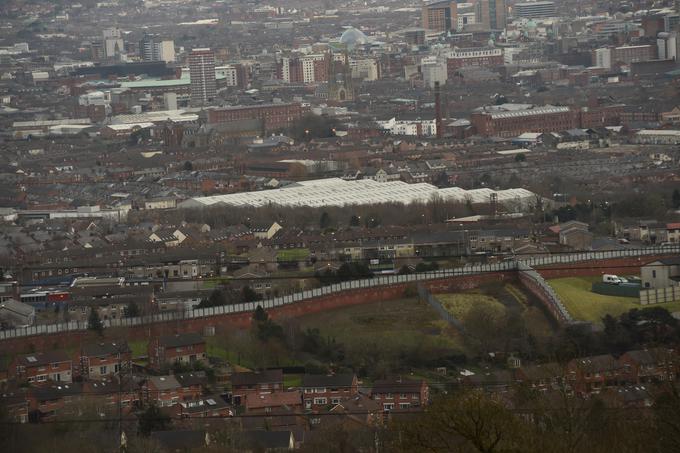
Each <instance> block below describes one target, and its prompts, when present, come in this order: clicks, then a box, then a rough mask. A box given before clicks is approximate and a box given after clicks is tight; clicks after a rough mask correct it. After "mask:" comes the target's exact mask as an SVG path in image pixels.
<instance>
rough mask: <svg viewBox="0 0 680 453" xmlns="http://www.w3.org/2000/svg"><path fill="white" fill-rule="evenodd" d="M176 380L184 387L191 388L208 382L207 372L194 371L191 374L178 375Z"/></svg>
mask: <svg viewBox="0 0 680 453" xmlns="http://www.w3.org/2000/svg"><path fill="white" fill-rule="evenodd" d="M175 379H177V382H179V384H180V385H181V386H182V387H191V386H194V385H204V384H206V383H207V382H208V378H207V377H206V375H205V371H193V372H191V373H182V374H176V375H175Z"/></svg>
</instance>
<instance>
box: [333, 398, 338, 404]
mask: <svg viewBox="0 0 680 453" xmlns="http://www.w3.org/2000/svg"><path fill="white" fill-rule="evenodd" d="M331 404H340V398H331Z"/></svg>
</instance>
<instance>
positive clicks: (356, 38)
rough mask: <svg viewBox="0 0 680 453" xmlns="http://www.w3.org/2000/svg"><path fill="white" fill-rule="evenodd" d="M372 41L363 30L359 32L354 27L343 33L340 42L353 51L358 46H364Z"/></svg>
mask: <svg viewBox="0 0 680 453" xmlns="http://www.w3.org/2000/svg"><path fill="white" fill-rule="evenodd" d="M369 41H370V40H369V39H368V36H366V35H365V34H364V33H363V32H362V31H361V30H357V29H356V28H354V27H350V28H348V29H347V30H345V31H344V32H343V33H342V36H340V42H341V43H342V44H345V45H346V46H347V48H349V49H352V48H354V47H356V46H357V45H359V46H363V45H364V44H367V43H368V42H369Z"/></svg>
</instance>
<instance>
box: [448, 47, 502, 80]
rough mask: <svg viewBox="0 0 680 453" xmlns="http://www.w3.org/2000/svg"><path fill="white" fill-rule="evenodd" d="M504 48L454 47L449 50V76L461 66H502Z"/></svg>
mask: <svg viewBox="0 0 680 453" xmlns="http://www.w3.org/2000/svg"><path fill="white" fill-rule="evenodd" d="M503 63H504V61H503V50H501V49H495V48H464V49H459V48H457V47H456V48H454V49H453V50H451V51H450V52H449V55H448V60H447V66H448V71H449V77H451V76H452V75H453V73H454V72H455V71H456V70H458V69H460V68H468V67H470V66H481V67H487V68H492V67H496V66H502V65H503Z"/></svg>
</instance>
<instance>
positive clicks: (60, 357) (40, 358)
mask: <svg viewBox="0 0 680 453" xmlns="http://www.w3.org/2000/svg"><path fill="white" fill-rule="evenodd" d="M70 360H71V358H70V357H69V356H68V354H66V352H64V351H47V352H36V353H33V354H26V355H23V356H21V357H18V358H17V363H19V364H20V365H23V366H27V367H34V366H44V365H49V364H50V363H58V362H69V361H70Z"/></svg>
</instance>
